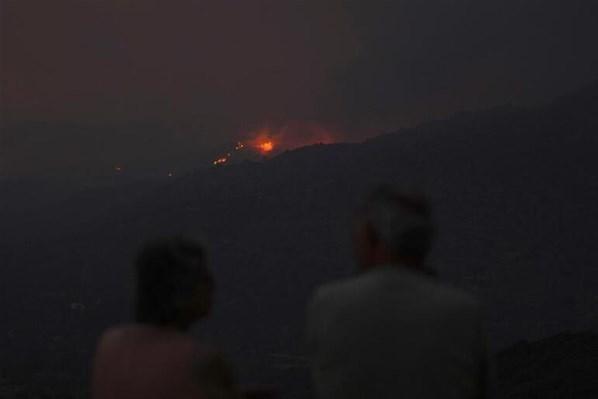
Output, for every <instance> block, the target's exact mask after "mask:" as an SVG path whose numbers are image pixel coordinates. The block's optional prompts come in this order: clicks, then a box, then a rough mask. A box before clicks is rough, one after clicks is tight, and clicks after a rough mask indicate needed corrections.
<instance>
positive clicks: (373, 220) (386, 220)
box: [360, 187, 434, 259]
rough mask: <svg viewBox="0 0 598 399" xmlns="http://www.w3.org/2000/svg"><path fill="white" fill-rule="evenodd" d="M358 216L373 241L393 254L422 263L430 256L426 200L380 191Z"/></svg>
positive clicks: (431, 229)
mask: <svg viewBox="0 0 598 399" xmlns="http://www.w3.org/2000/svg"><path fill="white" fill-rule="evenodd" d="M360 214H361V218H362V220H363V222H365V224H366V225H367V226H368V228H369V229H370V231H371V233H372V234H373V236H374V239H376V240H378V241H379V242H381V243H382V244H383V245H384V246H386V247H387V248H388V249H389V250H390V251H391V252H393V253H394V254H396V255H398V256H402V257H415V258H420V259H423V258H424V257H425V256H426V255H427V253H428V252H429V250H430V247H431V244H432V240H433V237H434V227H433V222H432V217H431V212H430V208H429V205H428V203H427V201H426V200H425V199H423V198H421V197H417V196H409V195H405V194H402V193H398V192H396V191H394V190H392V189H390V188H388V187H381V188H379V189H377V190H376V191H374V192H373V193H372V195H370V196H369V197H368V199H367V200H366V202H365V204H364V206H363V207H362V209H361V212H360Z"/></svg>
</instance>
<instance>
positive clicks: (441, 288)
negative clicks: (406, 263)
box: [312, 268, 480, 312]
mask: <svg viewBox="0 0 598 399" xmlns="http://www.w3.org/2000/svg"><path fill="white" fill-rule="evenodd" d="M384 292H395V293H399V294H401V295H397V297H401V298H402V299H408V298H411V299H413V300H414V301H423V302H426V303H429V304H431V305H437V306H439V307H443V308H447V309H448V308H451V309H463V310H466V311H474V312H477V311H478V309H479V308H480V303H479V302H478V300H477V299H476V298H475V297H474V296H472V295H470V294H469V293H466V292H464V291H462V290H460V289H458V288H455V287H452V286H451V285H449V284H445V283H443V282H441V281H439V280H438V279H436V278H434V277H430V276H427V275H425V274H423V273H418V272H415V271H409V270H401V269H391V268H385V269H381V270H378V271H376V272H367V273H363V274H360V275H358V276H354V277H349V278H344V279H341V280H338V281H334V282H331V283H328V284H325V285H322V286H320V287H319V288H318V289H317V290H316V291H315V293H314V295H313V297H312V307H322V306H323V307H335V306H337V305H342V304H345V305H350V304H352V303H354V302H362V301H371V300H372V298H374V299H375V298H381V299H385V298H384V297H383V294H384ZM420 303H421V302H420Z"/></svg>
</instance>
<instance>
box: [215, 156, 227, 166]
mask: <svg viewBox="0 0 598 399" xmlns="http://www.w3.org/2000/svg"><path fill="white" fill-rule="evenodd" d="M227 162H228V157H221V158H218V159H215V160H214V161H213V162H212V165H214V166H218V165H224V164H225V163H227Z"/></svg>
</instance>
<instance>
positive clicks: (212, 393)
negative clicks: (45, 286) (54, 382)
mask: <svg viewBox="0 0 598 399" xmlns="http://www.w3.org/2000/svg"><path fill="white" fill-rule="evenodd" d="M136 275H137V293H136V309H135V310H136V323H135V324H130V325H123V326H117V327H114V328H111V329H109V330H108V331H106V332H105V333H104V334H103V336H102V337H101V339H100V341H99V344H98V348H97V352H96V356H95V359H94V365H93V375H92V389H91V390H92V398H93V399H108V398H110V399H129V398H140V399H141V398H143V399H154V398H155V399H158V398H159V399H166V398H222V399H225V398H226V399H228V398H237V397H239V396H238V390H237V385H236V382H235V380H234V378H233V375H232V372H231V369H230V368H229V366H228V365H227V363H226V362H225V360H224V358H223V356H222V355H221V354H220V353H219V352H217V351H215V350H214V349H211V348H208V347H204V346H202V345H200V344H199V343H197V342H196V341H195V340H194V339H193V338H192V337H191V336H189V335H187V334H186V331H187V330H188V328H189V327H190V326H191V325H192V324H193V323H194V322H195V321H197V320H199V319H201V318H202V317H205V316H206V315H207V314H208V313H209V311H210V309H211V306H212V292H213V289H214V284H213V279H212V275H211V273H210V271H209V269H208V268H207V266H206V260H205V253H204V250H203V248H202V246H201V244H200V243H198V242H197V241H194V240H192V239H188V238H181V237H176V238H167V239H161V240H157V241H153V242H150V243H148V244H147V245H146V246H145V247H144V248H143V249H142V250H141V252H140V254H139V255H138V258H137V261H136Z"/></svg>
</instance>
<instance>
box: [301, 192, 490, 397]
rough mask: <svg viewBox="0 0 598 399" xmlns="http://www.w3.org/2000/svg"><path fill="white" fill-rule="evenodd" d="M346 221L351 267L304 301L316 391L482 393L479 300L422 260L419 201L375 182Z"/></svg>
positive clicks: (427, 230)
mask: <svg viewBox="0 0 598 399" xmlns="http://www.w3.org/2000/svg"><path fill="white" fill-rule="evenodd" d="M356 222H357V223H356V228H355V235H354V246H355V255H356V258H357V261H358V264H359V270H360V273H359V274H358V275H357V276H354V277H351V278H347V279H345V280H342V281H338V282H333V283H331V284H328V285H325V286H322V287H320V288H319V289H318V290H317V291H316V293H315V295H314V296H313V298H312V300H311V302H310V305H309V306H308V311H307V340H308V345H309V348H310V351H311V357H312V375H313V381H314V388H315V390H316V394H317V396H318V398H320V399H332V398H334V399H337V398H342V399H352V398H359V399H365V398H377V399H384V398H393V399H394V398H420V399H422V398H460V399H461V398H463V399H467V398H485V397H486V396H487V393H488V392H487V385H488V384H487V350H486V343H485V333H484V330H483V327H482V315H481V309H480V305H479V304H478V302H476V300H474V299H473V298H472V297H470V296H469V295H467V294H465V293H462V292H460V291H458V290H456V289H453V288H450V287H448V286H445V285H442V284H440V283H439V282H438V281H436V280H435V278H434V277H433V276H431V274H432V273H430V272H429V271H428V270H427V269H426V268H425V267H424V260H425V258H426V255H427V253H428V251H429V250H430V247H431V244H432V241H433V236H434V227H433V223H432V219H431V215H430V210H429V207H428V205H427V204H426V202H425V201H423V200H421V199H418V198H412V197H409V196H406V195H403V194H400V193H397V192H394V191H393V190H391V189H389V188H380V189H379V190H377V191H376V192H374V193H373V194H372V195H371V196H370V197H369V198H368V199H367V201H366V202H365V204H364V205H363V207H362V208H361V209H360V210H359V211H358V212H357V216H356Z"/></svg>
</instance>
